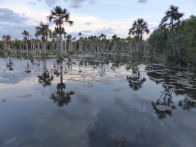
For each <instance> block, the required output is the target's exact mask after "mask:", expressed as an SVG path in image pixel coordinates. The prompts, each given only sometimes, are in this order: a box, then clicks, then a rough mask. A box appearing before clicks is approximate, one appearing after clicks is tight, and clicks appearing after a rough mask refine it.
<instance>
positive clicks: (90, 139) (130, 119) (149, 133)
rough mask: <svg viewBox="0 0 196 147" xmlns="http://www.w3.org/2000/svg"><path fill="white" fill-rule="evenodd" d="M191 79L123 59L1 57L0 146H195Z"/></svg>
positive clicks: (194, 77) (195, 87)
mask: <svg viewBox="0 0 196 147" xmlns="http://www.w3.org/2000/svg"><path fill="white" fill-rule="evenodd" d="M195 83H196V74H194V73H193V72H191V71H189V70H188V69H176V68H171V67H170V68H169V67H166V66H163V65H160V64H149V63H148V64H146V63H145V64H144V63H143V64H142V63H136V62H133V61H131V60H129V59H126V58H123V59H122V60H121V59H120V58H118V57H117V58H114V59H110V60H107V61H106V60H105V59H100V58H91V59H84V58H83V59H72V60H68V59H66V61H64V62H63V64H57V63H56V60H55V59H35V60H34V61H33V62H31V61H30V60H25V59H15V58H12V59H11V60H9V59H3V58H0V146H2V147H15V146H16V147H54V146H58V147H65V146H67V147H131V146H133V147H152V146H155V147H166V146H167V147H185V146H186V147H195V146H196V140H195V139H196V108H195V107H196V84H195Z"/></svg>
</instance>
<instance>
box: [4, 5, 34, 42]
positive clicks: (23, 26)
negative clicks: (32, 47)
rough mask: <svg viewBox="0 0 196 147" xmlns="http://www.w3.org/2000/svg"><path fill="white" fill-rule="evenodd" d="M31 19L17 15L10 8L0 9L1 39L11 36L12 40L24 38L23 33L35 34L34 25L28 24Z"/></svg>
mask: <svg viewBox="0 0 196 147" xmlns="http://www.w3.org/2000/svg"><path fill="white" fill-rule="evenodd" d="M28 21H30V18H28V17H25V16H24V15H21V14H18V13H15V12H14V11H12V10H11V9H8V8H0V37H1V36H3V35H4V34H5V35H11V37H12V38H22V31H23V30H28V31H29V32H30V33H33V32H34V27H35V26H34V25H32V24H28Z"/></svg>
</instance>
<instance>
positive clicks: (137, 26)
mask: <svg viewBox="0 0 196 147" xmlns="http://www.w3.org/2000/svg"><path fill="white" fill-rule="evenodd" d="M144 33H147V34H148V33H149V29H148V24H147V22H145V21H144V19H142V18H139V19H138V20H137V21H134V22H133V24H132V27H131V28H130V29H129V35H132V36H133V37H134V39H135V41H136V51H139V50H140V49H141V44H142V39H143V34H144Z"/></svg>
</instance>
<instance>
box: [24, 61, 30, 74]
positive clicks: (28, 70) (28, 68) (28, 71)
mask: <svg viewBox="0 0 196 147" xmlns="http://www.w3.org/2000/svg"><path fill="white" fill-rule="evenodd" d="M25 72H26V73H31V67H30V65H29V62H27V66H26V70H25Z"/></svg>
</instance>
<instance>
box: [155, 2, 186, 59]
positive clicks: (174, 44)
mask: <svg viewBox="0 0 196 147" xmlns="http://www.w3.org/2000/svg"><path fill="white" fill-rule="evenodd" d="M178 9H179V8H178V7H176V6H173V5H171V6H170V8H169V10H168V11H167V12H166V13H165V16H164V17H163V18H162V20H161V23H160V24H159V28H160V29H162V30H166V32H167V36H168V39H169V41H170V44H171V50H172V54H173V56H174V57H177V58H180V47H179V28H180V26H181V24H182V22H183V20H182V17H183V15H184V14H183V13H180V12H179V11H178Z"/></svg>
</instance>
